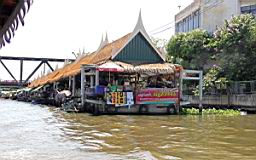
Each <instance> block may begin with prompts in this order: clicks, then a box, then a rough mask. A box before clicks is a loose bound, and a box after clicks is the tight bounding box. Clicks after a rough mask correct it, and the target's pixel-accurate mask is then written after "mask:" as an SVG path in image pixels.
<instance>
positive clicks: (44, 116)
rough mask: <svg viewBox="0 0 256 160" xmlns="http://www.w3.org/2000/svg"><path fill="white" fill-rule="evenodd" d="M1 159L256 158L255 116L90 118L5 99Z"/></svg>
mask: <svg viewBox="0 0 256 160" xmlns="http://www.w3.org/2000/svg"><path fill="white" fill-rule="evenodd" d="M0 109H1V112H0V160H98V159H100V160H101V159H104V160H105V159H106V160H108V159H109V160H112V159H114V160H119V159H143V160H144V159H145V160H155V159H171V160H175V159H196V160H198V159H239V160H240V159H252V160H255V159H256V115H247V116H228V117H227V116H175V115H170V116H126V115H118V116H116V115H111V116H107V115H104V116H91V115H89V114H87V113H79V114H75V113H65V112H63V111H60V110H59V109H57V108H54V107H47V106H40V105H32V104H30V103H23V102H17V101H11V100H3V99H0Z"/></svg>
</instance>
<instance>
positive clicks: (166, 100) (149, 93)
mask: <svg viewBox="0 0 256 160" xmlns="http://www.w3.org/2000/svg"><path fill="white" fill-rule="evenodd" d="M178 94H179V92H178V89H177V88H146V89H141V90H139V91H138V92H137V93H136V104H173V103H176V102H177V101H178V97H179V96H178Z"/></svg>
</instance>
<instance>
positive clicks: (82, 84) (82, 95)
mask: <svg viewBox="0 0 256 160" xmlns="http://www.w3.org/2000/svg"><path fill="white" fill-rule="evenodd" d="M85 82H86V78H85V74H84V66H81V98H82V107H84V104H85Z"/></svg>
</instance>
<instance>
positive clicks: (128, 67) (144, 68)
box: [114, 62, 177, 74]
mask: <svg viewBox="0 0 256 160" xmlns="http://www.w3.org/2000/svg"><path fill="white" fill-rule="evenodd" d="M114 63H116V64H118V65H120V66H121V67H123V68H124V72H134V73H155V74H173V73H175V70H176V66H177V65H174V64H170V63H156V64H142V65H137V66H134V65H132V64H128V63H124V62H114Z"/></svg>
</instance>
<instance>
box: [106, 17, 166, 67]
mask: <svg viewBox="0 0 256 160" xmlns="http://www.w3.org/2000/svg"><path fill="white" fill-rule="evenodd" d="M111 59H112V60H117V61H123V62H128V63H134V64H141V63H162V62H165V58H164V56H163V55H162V53H161V52H160V51H159V50H158V49H157V48H156V47H155V46H154V45H153V44H152V42H151V39H150V38H149V35H148V34H147V32H146V30H145V28H144V25H143V22H142V18H141V12H140V14H139V18H138V21H137V24H136V26H135V28H134V30H133V32H132V34H131V35H130V38H129V40H128V41H127V43H126V44H125V45H124V46H123V47H122V48H121V49H120V50H119V51H118V52H116V53H115V54H114V55H112V58H111Z"/></svg>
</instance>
